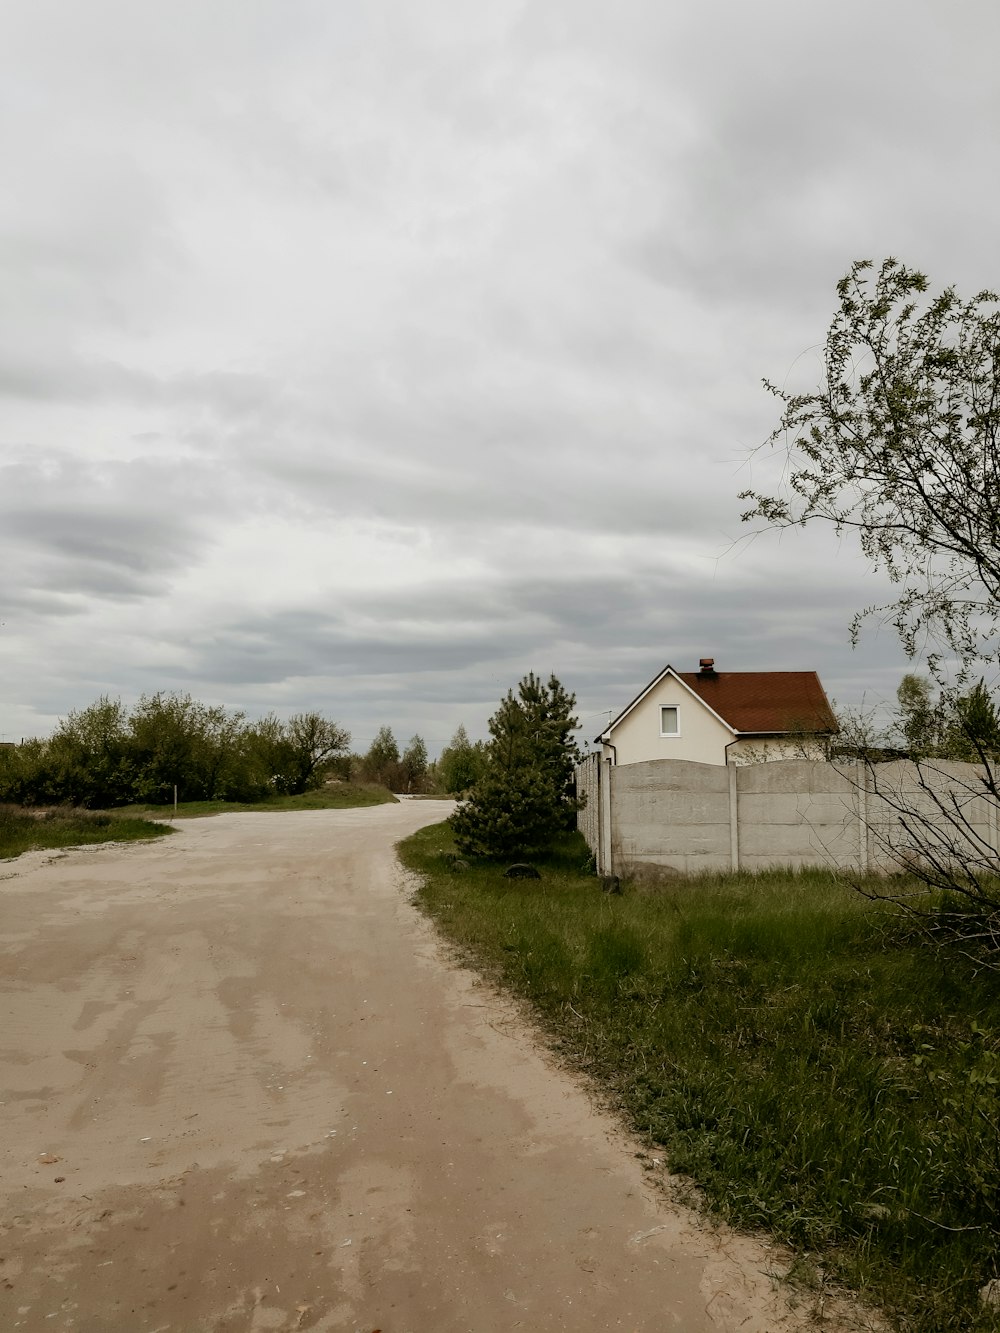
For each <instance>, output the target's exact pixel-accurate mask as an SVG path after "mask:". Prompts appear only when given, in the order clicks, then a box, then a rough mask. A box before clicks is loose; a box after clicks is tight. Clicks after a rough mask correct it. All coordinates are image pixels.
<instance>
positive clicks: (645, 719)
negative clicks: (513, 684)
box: [597, 657, 838, 764]
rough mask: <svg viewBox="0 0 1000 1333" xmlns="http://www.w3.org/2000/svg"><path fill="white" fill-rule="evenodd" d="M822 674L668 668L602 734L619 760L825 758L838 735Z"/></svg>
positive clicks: (708, 662) (608, 754) (704, 665)
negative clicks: (820, 677) (822, 681)
mask: <svg viewBox="0 0 1000 1333" xmlns="http://www.w3.org/2000/svg"><path fill="white" fill-rule="evenodd" d="M837 731H838V727H837V719H836V718H835V717H834V714H833V709H832V708H831V707H830V701H829V700H828V699H827V697H826V691H825V690H824V689H823V686H822V685H821V684H820V679H819V676H818V675H817V674H816V672H815V671H716V669H715V659H714V658H712V657H703V658H702V659H701V664H700V667H699V669H698V670H697V671H675V670H674V668H673V667H672V666H666V667H664V668H663V670H662V671H661V672H660V674H659V675H658V676H657V677H656V678H655V679H654V680H651V681H650V682H649V684H648V685H647V686H646V688H645V689H644V690H642V692H641V693H640V694H637V695H636V697H635V698H634V699H633V700H632V702H631V703H630V704H629V705H628V706H627V707H626V708H624V709H623V710H622V711H621V712H620V713H619V714H618V716H617V717H616V718H615V719H614V721H612V722H610V723H609V724H608V727H607V729H606V730H605V731H603V732H602V733H601V735H600V736H598V737H597V741H598V743H599V744H600V745H601V746H602V747H603V757H604V758H605V759H608V760H610V761H611V762H612V763H615V764H639V763H644V762H646V761H648V760H650V759H690V760H694V761H695V762H697V763H702V764H732V763H748V762H753V761H760V760H762V759H825V758H827V757H828V755H829V749H830V744H831V741H832V739H833V737H834V736H835V735H836V734H837Z"/></svg>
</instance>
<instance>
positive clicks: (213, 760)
mask: <svg viewBox="0 0 1000 1333" xmlns="http://www.w3.org/2000/svg"><path fill="white" fill-rule="evenodd" d="M350 740H351V738H350V733H349V732H348V731H347V730H346V729H345V728H344V727H342V726H341V725H340V724H339V723H337V722H332V721H330V720H329V719H328V718H325V717H323V716H322V715H321V714H320V713H316V712H305V713H296V714H295V715H294V716H293V717H290V718H287V719H281V718H278V717H276V716H275V715H274V714H273V713H272V714H269V715H268V716H267V717H263V718H260V719H258V720H256V721H253V722H250V721H248V720H247V718H246V716H245V715H244V714H243V713H242V712H239V711H235V710H231V709H227V708H223V707H221V706H219V705H209V704H203V703H200V702H199V701H198V700H197V699H193V698H192V697H191V695H190V694H182V693H173V692H165V691H160V692H158V693H156V694H144V695H142V696H141V698H140V699H139V701H138V703H136V704H135V705H134V707H132V708H131V709H130V708H127V707H126V706H125V704H124V703H123V702H122V701H121V700H120V699H112V698H110V697H108V696H107V695H102V696H101V698H100V699H98V700H97V702H96V703H93V704H91V705H90V706H89V707H88V708H82V709H79V710H74V711H73V712H70V713H68V714H67V715H66V717H65V718H63V719H62V721H60V723H59V725H58V726H57V727H56V729H55V731H54V732H53V733H52V735H51V736H48V737H45V738H40V739H33V740H25V741H22V742H21V744H20V745H15V746H8V747H5V748H4V749H3V750H0V800H3V801H9V802H13V803H16V804H20V805H55V804H67V805H80V806H86V807H88V808H90V809H110V808H112V807H115V806H121V805H130V804H133V803H148V804H152V805H159V804H166V803H168V802H170V801H172V800H173V797H174V788H175V787H176V788H177V793H178V796H179V797H180V799H182V800H186V801H204V800H228V801H249V802H253V801H260V800H264V799H266V798H267V797H268V796H274V795H277V794H280V795H298V794H299V793H301V792H304V791H307V790H308V789H309V788H310V787H314V786H317V785H318V784H319V783H320V782H321V781H322V780H323V778H324V777H325V776H326V774H327V773H328V772H329V771H330V770H331V767H333V766H334V765H335V764H336V763H337V762H338V761H339V760H341V759H342V758H343V757H344V756H346V755H347V753H348V748H349V746H350Z"/></svg>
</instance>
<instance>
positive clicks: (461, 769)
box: [437, 725, 486, 795]
mask: <svg viewBox="0 0 1000 1333" xmlns="http://www.w3.org/2000/svg"><path fill="white" fill-rule="evenodd" d="M485 767H486V746H485V744H484V743H483V742H482V741H476V742H475V743H474V744H473V742H472V741H470V740H469V733H468V732H467V731H466V730H465V727H464V726H461V725H460V726H459V728H458V730H457V731H456V732H455V734H454V736H453V737H452V738H451V741H450V742H449V744H448V745H446V746H445V748H444V749H443V750H442V751H441V755H440V758H439V759H438V761H437V771H438V778H439V781H440V783H441V787H442V788H443V789H444V791H446V792H451V793H452V794H455V795H457V794H458V793H460V792H466V791H468V790H469V789H470V788H471V787H474V786H475V785H476V783H477V782H478V781H479V779H480V777H481V776H482V773H483V770H484V769H485Z"/></svg>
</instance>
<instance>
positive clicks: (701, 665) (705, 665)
mask: <svg viewBox="0 0 1000 1333" xmlns="http://www.w3.org/2000/svg"><path fill="white" fill-rule="evenodd" d="M698 675H699V676H714V675H715V658H714V657H702V658H700V659H699V661H698Z"/></svg>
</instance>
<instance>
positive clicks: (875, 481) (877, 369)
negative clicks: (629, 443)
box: [741, 259, 1000, 673]
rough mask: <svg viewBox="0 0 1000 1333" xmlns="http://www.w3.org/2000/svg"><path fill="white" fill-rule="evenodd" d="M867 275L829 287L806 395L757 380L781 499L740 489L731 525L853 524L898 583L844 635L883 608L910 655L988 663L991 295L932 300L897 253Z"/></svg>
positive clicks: (994, 558)
mask: <svg viewBox="0 0 1000 1333" xmlns="http://www.w3.org/2000/svg"><path fill="white" fill-rule="evenodd" d="M871 269H872V264H871V261H870V260H859V261H858V262H856V263H855V264H853V265H852V267H851V270H850V272H849V273H848V274H847V276H846V277H844V278H843V279H842V280H841V282H840V283H839V284H838V287H837V295H838V297H839V309H838V310H837V312H836V314H835V315H834V318H833V322H832V323H831V325H830V328H829V330H828V332H827V336H826V345H825V376H824V382H823V383H822V384H821V385H820V386H819V388H818V389H817V391H816V392H814V393H805V394H793V393H789V392H786V391H785V390H784V389H782V388H778V387H776V386H774V385H771V384H769V385H768V388H769V389H770V390H771V392H772V393H774V394H775V395H776V396H777V397H778V398H779V399H780V400H781V402H782V405H783V407H782V415H781V420H780V422H779V425H778V426H777V428H776V429H775V431H774V433H773V434H772V436H771V441H770V442H771V444H773V445H778V446H779V447H780V448H781V449H782V451H783V452H787V454H788V464H787V465H786V468H785V476H786V478H787V481H786V486H787V490H786V491H785V493H784V494H779V495H776V496H768V495H763V494H761V493H759V492H757V491H745V492H744V493H743V495H742V496H741V498H743V499H749V500H751V501H752V502H753V508H752V509H750V510H749V511H748V512H747V513H746V514H744V519H745V520H753V519H758V518H762V519H764V521H765V522H766V523H768V524H770V525H773V526H777V527H785V526H789V525H794V524H805V523H810V522H814V521H820V522H829V523H831V524H832V525H833V526H834V527H835V528H836V529H837V530H838V531H843V530H851V531H854V532H855V533H856V534H857V536H858V539H859V541H860V544H861V549H862V550H863V552H864V553H865V555H866V556H867V557H868V558H869V559H870V560H871V561H872V563H873V564H874V565H875V566H877V567H879V568H881V569H882V570H884V571H885V572H886V573H887V574H888V575H889V577H890V579H891V580H892V581H893V582H894V583H896V584H897V585H898V586H899V587H900V590H901V591H900V595H899V597H898V599H897V600H896V601H895V602H894V603H893V604H892V606H891V607H873V608H871V609H870V610H869V611H866V612H862V613H861V615H860V616H859V617H858V618H857V619H856V620H855V626H854V630H855V633H857V631H858V628H859V625H860V623H861V620H862V619H863V618H864V617H865V616H867V615H870V614H873V613H876V612H878V613H884V612H888V613H889V615H890V617H891V619H892V622H893V624H894V625H895V627H896V629H897V631H898V633H899V635H900V638H901V641H902V643H903V646H904V647H905V649H906V651H907V653H908V655H909V656H911V657H913V656H915V654H916V652H917V649H918V647H921V646H922V645H923V643H924V641H925V640H926V639H927V638H928V636H929V637H930V638H931V640H933V641H935V642H936V643H937V644H938V645H939V646H940V647H941V648H942V649H943V650H945V651H946V652H947V653H949V654H952V655H954V656H955V657H957V658H958V659H959V661H960V662H961V663H963V664H964V665H965V668H966V670H967V669H968V667H969V666H970V664H971V663H973V662H974V661H976V660H979V659H986V660H992V659H993V658H994V657H995V655H996V644H995V636H996V632H997V628H998V609H1000V539H998V538H1000V453H998V449H1000V312H998V310H997V308H996V306H997V299H998V298H997V297H996V296H995V295H994V294H993V293H991V292H986V291H984V292H980V293H979V294H978V295H977V296H975V297H973V299H972V300H971V301H963V300H961V299H960V298H959V297H958V296H957V294H956V293H955V291H954V289H953V288H950V287H948V288H945V289H944V291H942V292H941V293H939V294H938V295H936V296H930V295H928V285H929V284H928V281H927V278H926V277H925V275H924V274H922V273H919V272H917V271H916V270H914V269H908V268H906V267H905V266H904V265H903V264H900V263H899V262H898V261H897V260H895V259H887V260H885V261H884V262H883V264H882V265H881V267H880V269H879V271H878V273H877V274H876V275H875V277H874V281H873V280H872V276H871ZM929 665H930V667H931V670H932V672H935V673H936V671H937V669H938V666H939V658H938V657H937V656H936V655H933V654H932V656H931V657H930V659H929Z"/></svg>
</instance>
